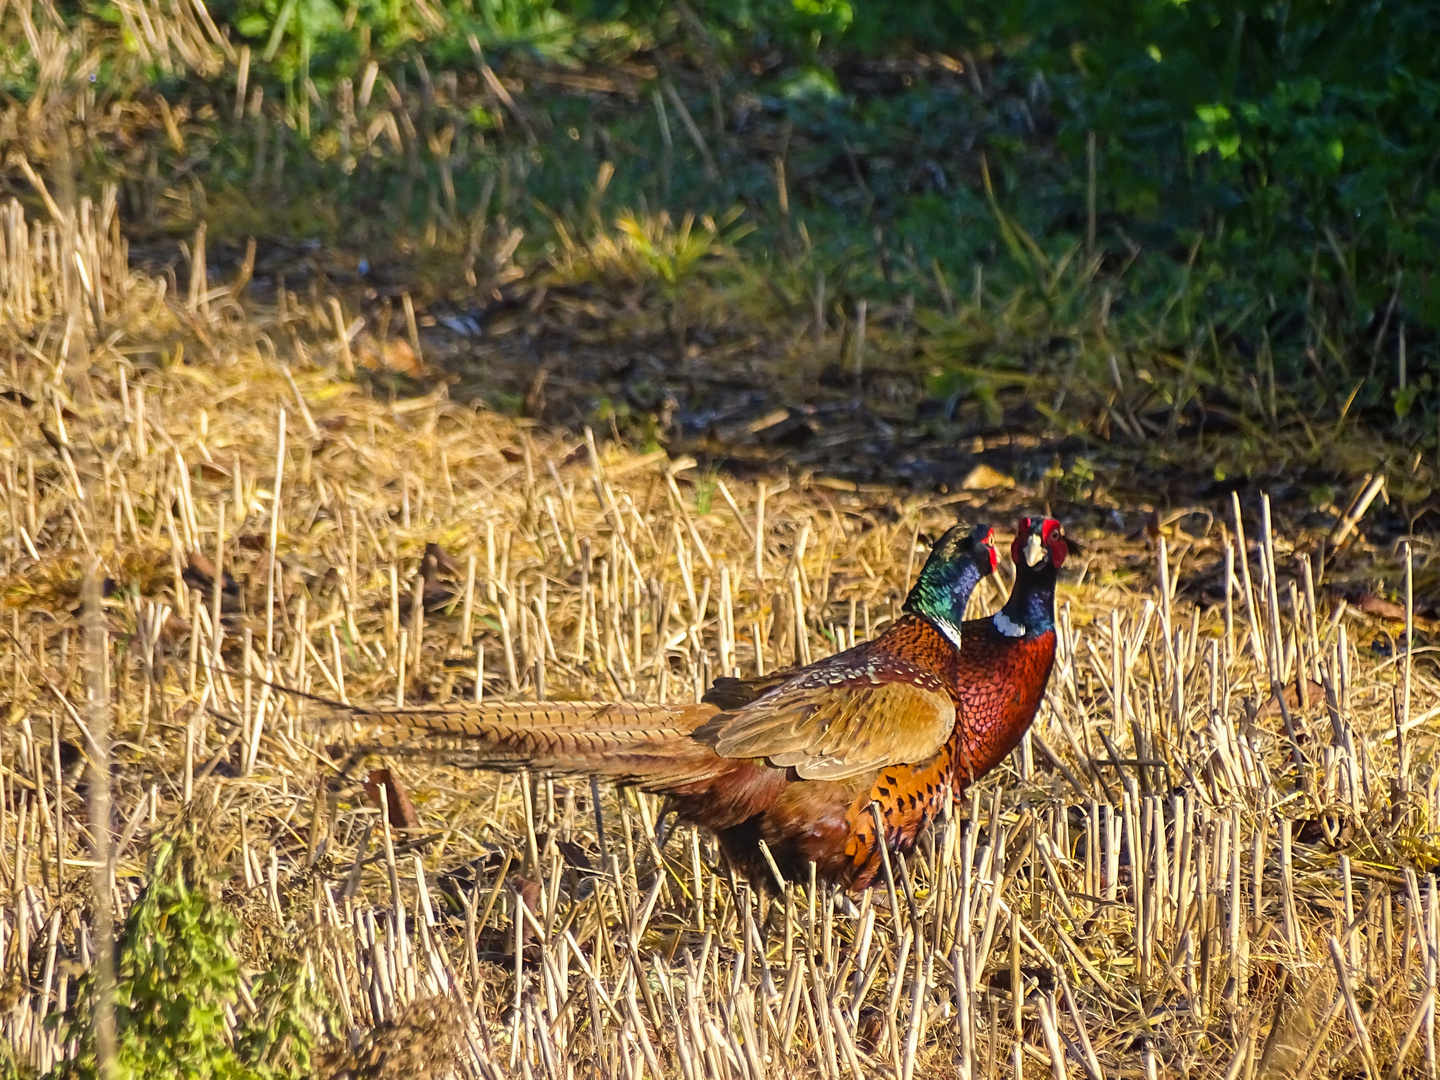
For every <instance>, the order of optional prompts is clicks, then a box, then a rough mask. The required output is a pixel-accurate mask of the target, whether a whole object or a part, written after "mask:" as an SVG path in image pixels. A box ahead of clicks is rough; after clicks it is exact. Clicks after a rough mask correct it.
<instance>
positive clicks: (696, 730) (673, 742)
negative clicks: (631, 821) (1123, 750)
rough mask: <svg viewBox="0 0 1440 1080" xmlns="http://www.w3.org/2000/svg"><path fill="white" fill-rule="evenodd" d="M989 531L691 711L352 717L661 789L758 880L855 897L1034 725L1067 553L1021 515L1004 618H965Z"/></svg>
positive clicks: (958, 544)
mask: <svg viewBox="0 0 1440 1080" xmlns="http://www.w3.org/2000/svg"><path fill="white" fill-rule="evenodd" d="M992 535H993V532H992V530H991V529H990V528H989V527H988V526H981V527H978V528H976V529H974V530H973V531H970V532H969V533H968V534H967V533H966V532H965V530H964V529H963V528H962V527H959V526H957V527H956V528H953V529H951V530H950V531H949V532H947V533H946V534H945V535H944V536H942V537H941V538H940V540H939V541H938V542H937V543H936V544H935V546H934V548H933V549H932V550H931V552H930V556H929V558H928V559H927V560H926V563H925V566H924V567H923V569H922V570H921V571H920V576H919V578H918V579H917V581H916V583H915V587H914V588H913V589H911V590H910V594H909V596H908V597H907V598H906V601H905V605H904V614H903V615H902V616H901V617H900V618H899V619H897V620H896V621H895V622H894V623H893V624H892V625H891V626H889V627H888V628H887V629H886V630H885V631H884V632H883V633H882V634H880V635H879V636H878V637H876V638H874V639H873V640H871V641H867V642H863V643H861V644H859V645H857V646H855V647H854V648H851V649H847V650H845V651H843V652H840V653H837V654H835V655H834V656H831V657H829V658H827V659H825V660H821V661H819V662H818V663H815V664H811V665H809V666H807V667H803V668H797V669H790V670H786V671H780V672H776V673H773V674H771V675H767V676H764V677H762V678H756V679H735V678H728V677H727V678H721V679H718V680H716V682H715V684H714V685H713V686H712V687H711V689H710V691H709V693H707V694H706V695H705V697H704V699H703V700H702V701H701V703H700V704H696V705H678V704H676V705H650V704H634V703H629V702H533V703H526V702H496V703H493V704H491V703H486V704H483V705H479V706H474V705H471V706H460V707H439V708H416V709H403V710H397V711H390V710H374V711H370V710H356V712H357V713H361V714H363V715H364V716H365V717H367V718H369V719H374V720H379V721H381V722H382V723H383V724H384V725H385V726H384V727H383V728H382V729H380V730H379V731H378V732H377V733H376V735H375V736H374V739H373V742H372V743H371V745H374V746H377V747H381V748H384V749H385V750H387V751H388V752H390V753H400V754H405V753H419V754H424V755H427V756H430V757H439V758H440V759H441V760H444V761H446V762H449V763H452V764H456V765H460V766H463V767H473V768H487V769H498V770H503V771H513V770H517V769H521V768H529V769H533V770H536V771H538V772H542V773H547V774H551V775H580V776H584V775H590V776H599V777H602V778H605V779H610V780H614V781H616V782H617V783H622V784H632V785H634V786H636V787H638V788H640V789H642V790H645V791H649V792H654V793H658V794H664V795H666V796H668V798H669V803H670V808H671V809H673V810H675V811H678V813H679V816H680V818H681V820H684V821H688V822H691V823H693V824H696V825H699V826H701V827H703V828H706V829H709V830H711V831H712V832H714V833H715V834H716V835H717V836H718V837H719V840H720V844H721V848H722V850H723V851H724V852H725V854H726V856H727V857H728V858H729V859H730V860H731V862H732V863H733V864H734V865H735V866H736V867H737V869H739V870H741V871H742V872H744V873H745V874H746V876H747V877H749V878H750V879H751V880H752V881H756V882H760V883H762V884H763V883H766V882H769V881H771V880H772V879H773V876H772V874H771V872H770V869H769V865H768V863H767V862H766V861H765V859H764V858H763V854H762V852H761V849H760V844H759V841H761V840H764V841H765V844H766V846H767V847H768V848H769V850H770V853H771V856H772V858H773V859H774V861H775V863H776V866H777V867H778V869H779V870H780V872H781V873H782V874H783V875H784V876H785V877H787V878H793V879H799V878H801V877H802V876H804V875H806V874H808V864H809V863H810V862H811V861H814V862H815V864H816V870H817V873H818V874H819V876H820V877H821V878H822V879H825V880H830V881H834V882H837V883H840V884H844V885H847V886H848V887H850V888H852V889H855V890H860V889H864V888H866V887H868V886H869V885H870V884H872V883H873V881H874V880H875V876H876V873H877V872H878V870H879V869H880V866H881V857H880V849H879V845H878V844H877V843H876V836H875V817H874V814H873V812H872V810H871V808H870V806H871V803H872V802H873V803H875V804H877V805H878V807H879V810H880V817H881V820H882V822H883V824H884V842H885V844H886V846H887V847H888V849H889V850H890V851H892V852H893V851H908V850H909V849H910V847H911V846H912V845H913V843H914V841H915V837H916V834H917V833H919V832H920V830H921V829H922V828H923V827H924V826H925V825H926V824H927V823H928V822H929V821H930V820H932V819H933V818H934V817H935V815H936V814H937V813H938V812H939V810H940V809H941V807H942V806H943V805H944V801H945V794H946V789H947V788H949V787H953V788H954V789H955V790H956V791H957V792H958V791H963V790H964V788H965V787H966V786H967V785H968V784H969V783H970V782H971V781H972V780H974V779H976V778H977V777H979V776H981V775H982V774H983V773H985V772H986V771H988V770H989V769H990V768H992V767H993V766H994V765H995V764H996V763H998V762H999V761H1000V760H1001V759H1003V758H1004V756H1005V755H1006V754H1007V753H1009V752H1010V750H1011V749H1012V748H1013V747H1014V746H1015V744H1016V743H1017V742H1018V741H1019V739H1020V737H1021V736H1022V735H1023V734H1024V732H1025V729H1026V728H1027V727H1028V726H1029V724H1030V721H1031V720H1032V719H1033V718H1034V715H1035V711H1036V709H1037V708H1038V707H1039V701H1040V697H1041V695H1042V693H1043V691H1044V686H1045V683H1046V681H1047V679H1048V678H1049V674H1050V665H1051V662H1052V660H1053V658H1054V624H1053V607H1054V585H1055V571H1056V570H1057V569H1058V568H1059V566H1060V565H1061V563H1063V562H1064V560H1065V555H1066V552H1067V548H1066V546H1065V540H1064V537H1063V535H1062V532H1061V529H1060V526H1059V524H1058V523H1057V522H1055V521H1053V520H1050V519H1029V518H1026V519H1024V520H1023V521H1022V522H1021V530H1020V535H1019V536H1017V537H1016V539H1015V542H1014V544H1013V545H1012V549H1011V550H1012V554H1013V556H1014V559H1015V564H1016V583H1015V588H1014V590H1013V592H1012V593H1011V596H1010V599H1009V601H1008V602H1007V603H1006V605H1005V607H1004V609H1003V610H1002V611H1000V612H997V613H996V614H995V615H994V616H992V617H991V618H989V619H977V620H971V621H968V622H965V621H963V620H964V614H965V607H966V605H967V604H968V602H969V600H970V595H971V593H972V592H973V591H974V589H975V586H976V585H977V584H978V583H979V581H980V579H981V578H982V577H984V576H985V575H986V574H989V573H992V572H993V571H994V569H995V565H996V555H995V549H994V546H993V543H992Z"/></svg>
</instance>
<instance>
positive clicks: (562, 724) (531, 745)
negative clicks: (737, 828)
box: [351, 701, 723, 789]
mask: <svg viewBox="0 0 1440 1080" xmlns="http://www.w3.org/2000/svg"><path fill="white" fill-rule="evenodd" d="M715 711H716V709H715V706H713V705H649V704H636V703H631V702H611V701H537V702H518V701H517V702H510V701H502V702H494V703H490V702H486V703H484V704H481V705H467V706H440V707H433V708H413V709H394V710H390V709H376V710H369V709H367V710H354V711H353V712H352V714H351V715H352V716H353V718H354V719H356V720H361V721H364V722H369V723H373V724H374V725H375V726H374V727H373V728H371V730H369V731H367V732H366V734H365V735H364V736H363V737H362V739H361V744H360V746H359V747H358V752H360V753H365V752H369V751H377V750H382V751H384V752H386V753H389V754H394V755H398V756H413V757H424V758H427V759H430V760H438V761H442V762H444V763H446V764H450V765H456V766H459V767H462V768H475V769H494V770H498V771H501V772H512V771H515V770H518V769H527V768H528V769H533V770H535V771H536V772H542V773H551V774H555V775H570V776H583V775H590V776H600V777H603V778H606V779H610V780H616V781H619V782H621V783H631V784H638V785H640V786H642V787H647V788H655V789H663V788H665V787H667V786H670V785H673V784H677V783H683V782H686V781H693V780H700V779H705V778H707V777H709V776H713V775H715V774H716V773H717V772H719V771H720V769H721V768H722V767H723V762H722V759H721V758H719V757H717V756H716V754H715V752H714V751H713V750H711V749H710V748H709V747H708V746H705V745H704V744H702V743H698V742H696V741H695V740H694V739H692V738H691V737H690V733H691V732H692V731H694V730H695V728H696V727H698V726H699V725H700V724H701V723H703V722H704V721H705V720H706V719H708V718H709V717H710V716H711V715H713V714H714V713H715Z"/></svg>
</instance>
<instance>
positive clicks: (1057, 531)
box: [1010, 517, 1070, 570]
mask: <svg viewBox="0 0 1440 1080" xmlns="http://www.w3.org/2000/svg"><path fill="white" fill-rule="evenodd" d="M1032 534H1033V535H1035V536H1036V537H1037V538H1038V539H1039V541H1040V545H1041V547H1043V548H1044V550H1045V553H1046V554H1047V555H1048V556H1049V558H1050V563H1051V565H1052V566H1054V567H1055V568H1056V569H1057V570H1058V569H1059V568H1060V567H1061V566H1063V565H1064V563H1065V558H1066V556H1067V555H1069V554H1070V547H1069V545H1068V544H1067V543H1066V542H1065V530H1064V528H1063V527H1062V526H1061V524H1060V522H1058V521H1056V520H1055V519H1054V518H1028V517H1027V518H1021V519H1020V521H1019V524H1017V525H1016V527H1015V539H1014V541H1012V542H1011V544H1010V558H1011V560H1012V561H1013V562H1014V563H1015V565H1016V566H1019V565H1020V564H1021V562H1022V561H1025V548H1026V547H1027V545H1028V543H1029V541H1030V539H1031V536H1032Z"/></svg>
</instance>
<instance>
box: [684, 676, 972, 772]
mask: <svg viewBox="0 0 1440 1080" xmlns="http://www.w3.org/2000/svg"><path fill="white" fill-rule="evenodd" d="M954 728H955V705H954V702H952V701H951V699H950V697H949V695H948V694H945V693H943V692H941V691H940V690H938V689H934V690H932V689H929V688H927V687H924V686H919V685H916V684H915V683H912V682H886V683H879V684H874V683H868V682H856V683H840V684H839V685H833V684H832V685H827V686H815V685H807V684H806V683H804V682H802V683H799V684H795V685H792V686H788V687H781V688H779V689H777V690H776V691H774V692H772V693H770V694H767V695H765V696H764V697H762V698H760V699H758V700H757V701H755V702H753V703H752V704H750V705H748V706H746V707H744V708H742V709H737V710H735V711H733V712H727V713H719V714H717V715H716V716H714V717H713V718H711V719H710V720H709V721H707V722H706V723H705V724H704V725H703V726H702V727H700V728H699V729H698V730H697V731H696V732H695V737H696V738H698V739H701V740H703V741H704V742H707V743H709V744H710V745H711V746H713V747H714V748H715V752H716V753H717V754H719V755H720V756H722V757H732V758H765V759H766V760H768V761H769V762H770V763H771V764H773V765H777V766H781V767H793V768H794V769H795V771H796V772H797V773H799V774H800V776H801V777H803V778H805V779H807V780H843V779H845V778H847V777H851V776H857V775H859V774H861V773H864V772H867V771H871V770H874V769H878V768H881V767H882V766H885V765H891V764H896V763H903V762H915V761H923V760H925V759H926V758H928V757H930V756H931V755H932V754H934V753H935V752H936V751H937V750H939V749H940V747H941V746H942V745H943V744H944V742H945V740H946V739H948V738H949V737H950V734H951V732H952V731H953V730H954Z"/></svg>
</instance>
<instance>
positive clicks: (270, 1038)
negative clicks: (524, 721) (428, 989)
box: [47, 817, 326, 1080]
mask: <svg viewBox="0 0 1440 1080" xmlns="http://www.w3.org/2000/svg"><path fill="white" fill-rule="evenodd" d="M147 877H148V880H147V884H146V885H145V888H144V889H143V891H142V892H141V894H140V896H139V898H138V900H137V901H136V902H135V905H134V906H133V907H132V908H131V909H130V912H129V915H128V917H127V918H126V920H125V927H124V930H123V932H122V934H121V936H120V938H119V940H118V941H117V942H116V950H115V959H116V985H115V998H114V1000H115V1028H116V1044H117V1057H116V1067H117V1072H116V1074H115V1075H117V1076H119V1077H123V1078H130V1077H135V1078H137V1080H139V1078H141V1077H143V1078H145V1080H168V1078H172V1077H173V1078H175V1080H182V1078H183V1080H193V1078H211V1077H213V1078H215V1080H289V1078H297V1080H298V1078H299V1077H304V1076H310V1075H311V1074H312V1069H311V1065H312V1059H313V1057H314V1054H315V1050H316V1046H317V1043H318V1041H319V1038H320V1036H321V1034H322V1033H323V1026H322V1022H323V1018H324V1014H325V1010H326V1000H325V995H324V992H323V989H322V987H321V986H320V983H319V980H318V978H317V976H316V973H315V970H314V967H313V965H312V964H311V963H310V961H309V958H308V957H307V956H304V955H296V954H289V953H287V951H286V950H284V949H281V950H277V951H276V952H275V953H273V954H272V955H271V956H270V957H269V958H268V959H269V960H270V962H271V965H272V966H271V967H270V968H269V969H268V970H266V971H264V972H262V973H261V974H259V975H258V976H257V977H255V978H254V980H253V981H252V982H251V983H250V986H249V994H248V995H244V996H245V997H247V998H248V999H249V1000H250V1001H253V1006H254V1007H253V1008H251V1007H250V1006H249V1005H248V1004H246V1005H242V1004H241V1001H242V994H241V989H242V978H243V976H242V972H241V968H240V964H239V962H238V960H237V957H236V949H237V945H238V943H239V934H240V922H239V920H238V919H237V918H236V916H235V914H234V913H233V910H232V908H231V907H227V906H226V905H225V903H224V902H223V898H222V895H221V887H220V881H219V877H218V875H217V874H216V869H215V867H214V865H213V863H212V862H211V860H210V857H209V852H208V851H207V845H206V843H205V837H204V833H203V827H202V826H200V825H199V824H197V823H196V821H195V820H194V819H193V818H190V817H187V818H186V819H184V821H183V822H182V824H181V825H180V826H179V827H178V828H177V829H176V830H174V831H173V832H172V833H170V834H167V835H164V836H162V837H161V838H159V839H158V840H157V841H156V844H155V848H154V853H153V855H152V857H151V861H150V867H149V873H148V875H147ZM96 992H97V983H96V979H95V976H94V973H93V972H91V973H87V975H86V976H85V977H84V979H83V980H82V982H81V983H80V986H79V993H78V997H77V1005H76V1008H75V1009H74V1010H73V1012H72V1013H71V1014H70V1015H68V1016H65V1017H63V1018H62V1017H61V1016H60V1015H59V1014H55V1015H54V1018H53V1021H52V1022H57V1023H58V1024H60V1025H61V1026H63V1027H65V1028H66V1029H67V1034H68V1036H69V1037H71V1038H74V1039H76V1040H77V1041H78V1046H79V1049H78V1052H77V1053H76V1054H75V1055H74V1056H73V1057H70V1058H67V1059H66V1060H64V1061H61V1062H60V1063H59V1064H57V1065H56V1067H55V1069H54V1070H53V1071H52V1072H51V1073H49V1074H48V1078H47V1080H91V1078H98V1077H99V1076H100V1075H101V1074H100V1069H99V1061H98V1055H97V1051H96V1045H95V1027H94V1023H93V1018H94V1012H95V1007H96Z"/></svg>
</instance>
